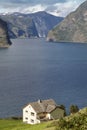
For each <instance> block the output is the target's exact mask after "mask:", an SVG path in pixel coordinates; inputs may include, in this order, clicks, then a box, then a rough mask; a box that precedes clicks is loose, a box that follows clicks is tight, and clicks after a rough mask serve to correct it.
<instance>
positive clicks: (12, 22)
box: [0, 11, 63, 38]
mask: <svg viewBox="0 0 87 130" xmlns="http://www.w3.org/2000/svg"><path fill="white" fill-rule="evenodd" d="M0 17H1V18H2V19H3V20H5V21H6V22H7V23H8V31H9V36H10V38H25V37H46V36H47V33H48V31H49V30H50V29H52V28H53V27H54V26H55V25H56V24H58V23H59V22H61V21H62V20H63V18H62V17H56V16H53V15H50V14H48V13H46V12H44V11H41V12H37V13H33V14H21V13H13V14H7V15H0Z"/></svg>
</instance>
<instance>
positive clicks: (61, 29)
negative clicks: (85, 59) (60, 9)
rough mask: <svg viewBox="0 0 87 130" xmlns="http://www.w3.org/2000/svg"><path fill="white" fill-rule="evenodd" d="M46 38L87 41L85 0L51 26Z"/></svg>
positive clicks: (63, 40) (86, 4)
mask: <svg viewBox="0 0 87 130" xmlns="http://www.w3.org/2000/svg"><path fill="white" fill-rule="evenodd" d="M47 40H48V41H55V42H81V43H87V1H85V2H84V3H82V4H81V5H80V6H79V7H78V8H77V9H76V11H74V12H72V13H70V14H69V15H68V16H67V17H66V18H65V19H64V20H63V21H62V22H61V23H60V24H59V25H58V26H56V27H55V28H53V29H52V30H51V31H50V32H49V33H48V36H47Z"/></svg>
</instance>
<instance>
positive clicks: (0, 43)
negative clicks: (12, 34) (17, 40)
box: [0, 19, 11, 47]
mask: <svg viewBox="0 0 87 130" xmlns="http://www.w3.org/2000/svg"><path fill="white" fill-rule="evenodd" d="M9 45H11V41H10V39H9V37H8V28H7V23H6V22H4V21H3V20H1V19H0V47H9Z"/></svg>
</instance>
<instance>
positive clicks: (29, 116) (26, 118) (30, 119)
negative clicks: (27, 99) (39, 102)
mask: <svg viewBox="0 0 87 130" xmlns="http://www.w3.org/2000/svg"><path fill="white" fill-rule="evenodd" d="M31 112H32V113H31ZM23 122H25V123H28V124H37V123H40V121H39V120H38V119H37V114H36V112H35V110H34V109H33V108H32V106H31V105H28V106H26V107H25V108H24V109H23Z"/></svg>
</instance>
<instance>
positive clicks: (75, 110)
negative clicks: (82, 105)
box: [70, 105, 79, 114]
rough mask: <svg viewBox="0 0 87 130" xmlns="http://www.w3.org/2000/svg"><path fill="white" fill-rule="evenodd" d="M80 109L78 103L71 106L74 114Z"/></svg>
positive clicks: (71, 111)
mask: <svg viewBox="0 0 87 130" xmlns="http://www.w3.org/2000/svg"><path fill="white" fill-rule="evenodd" d="M78 111H79V108H78V106H77V105H71V106H70V113H71V114H74V113H76V112H78Z"/></svg>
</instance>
